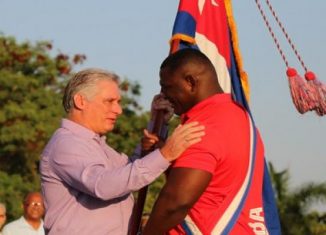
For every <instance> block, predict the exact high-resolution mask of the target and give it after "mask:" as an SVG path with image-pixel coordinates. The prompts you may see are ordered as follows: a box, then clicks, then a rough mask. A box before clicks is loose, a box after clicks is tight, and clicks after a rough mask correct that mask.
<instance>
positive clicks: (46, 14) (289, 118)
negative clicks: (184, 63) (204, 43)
mask: <svg viewBox="0 0 326 235" xmlns="http://www.w3.org/2000/svg"><path fill="white" fill-rule="evenodd" d="M217 1H219V0H217ZM270 1H271V3H272V4H273V6H274V9H275V11H276V13H277V15H278V16H279V18H280V20H281V21H282V23H283V24H284V27H285V29H286V30H287V32H288V34H289V36H290V37H291V39H292V40H293V42H294V44H295V46H296V48H297V49H298V51H299V53H300V55H301V56H302V58H303V60H304V62H305V64H306V65H307V67H308V68H309V69H310V70H312V71H313V72H315V74H316V75H317V77H318V78H319V79H320V80H321V81H322V82H323V83H324V84H325V83H326V47H325V42H326V28H325V25H324V22H325V20H326V19H325V18H326V16H325V14H324V13H325V11H326V1H325V0H313V1H306V0H287V1H284V0H273V1H272V0H270ZM261 2H265V1H263V0H261ZM262 5H263V6H264V7H263V8H264V10H265V12H266V14H268V8H267V7H266V5H264V4H263V3H262ZM177 7H178V1H172V0H164V1H153V0H143V1H127V2H125V1H120V0H92V1H86V0H68V1H67V0H56V1H49V0H29V1H18V0H0V11H1V14H0V32H1V33H3V34H4V35H6V36H13V37H15V38H16V39H17V40H18V41H19V42H23V41H26V40H28V41H30V42H31V43H35V42H37V41H41V40H47V41H51V42H52V43H53V46H54V49H53V51H54V53H58V52H63V53H66V54H69V55H73V54H76V53H82V54H85V55H86V56H87V60H86V61H85V63H84V64H83V65H82V66H79V67H78V69H82V68H87V67H99V68H103V69H106V70H110V71H113V72H115V73H117V74H118V75H120V76H121V77H126V78H128V79H129V80H132V81H137V82H139V83H140V85H141V86H142V90H141V92H142V96H141V97H140V99H139V103H140V104H141V105H142V106H143V107H144V109H145V110H148V109H149V106H150V101H151V99H152V97H153V96H154V95H155V94H156V93H158V92H159V90H160V87H159V82H158V80H159V76H158V71H159V66H160V64H161V62H162V61H163V59H164V58H165V57H166V56H167V55H168V51H169V44H168V41H169V39H170V36H171V32H172V27H173V23H174V19H175V16H176V12H177ZM233 13H234V17H235V21H236V25H237V30H238V37H239V46H240V51H241V54H242V59H243V64H244V69H245V71H246V72H247V73H248V75H249V81H250V89H251V100H250V107H251V111H252V113H253V117H254V119H255V123H256V125H257V127H258V128H259V129H260V132H261V135H262V137H263V140H264V144H265V152H266V158H267V160H268V161H271V162H272V163H273V164H274V166H275V168H276V170H279V171H280V170H284V169H289V171H290V176H291V180H290V185H291V186H292V187H297V186H299V185H301V184H303V183H308V182H311V181H313V182H325V181H326V170H325V168H326V152H325V145H326V116H324V117H319V116H317V115H316V114H315V113H312V112H309V113H306V114H304V115H302V114H299V113H298V112H297V111H296V109H295V107H294V105H293V103H292V100H291V96H290V92H289V87H288V81H287V77H286V73H285V71H286V67H285V64H284V62H283V61H282V59H281V57H280V55H279V54H278V52H277V50H276V46H275V44H274V43H273V40H272V38H271V37H270V35H269V33H268V31H267V28H266V26H265V25H264V23H263V20H262V18H261V16H260V15H259V12H258V10H257V7H256V5H255V1H254V0H250V1H244V0H233ZM269 19H270V21H271V24H272V27H273V29H274V30H275V34H276V36H277V37H278V39H279V40H280V43H281V47H282V49H283V50H284V52H285V55H286V57H287V59H288V61H289V62H290V65H291V66H293V67H295V68H297V70H298V72H299V73H301V74H303V73H304V71H303V69H302V67H301V66H300V64H299V63H298V61H297V59H296V57H295V55H294V53H293V52H292V51H291V50H290V47H289V45H288V44H287V42H286V41H285V40H284V37H283V36H282V34H281V33H280V30H279V29H278V28H277V25H276V24H275V23H274V22H273V20H272V19H271V18H269Z"/></svg>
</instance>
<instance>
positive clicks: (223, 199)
mask: <svg viewBox="0 0 326 235" xmlns="http://www.w3.org/2000/svg"><path fill="white" fill-rule="evenodd" d="M184 117H186V122H191V121H199V122H200V123H201V124H203V125H204V126H205V132H206V135H205V136H204V137H203V138H202V141H201V142H199V143H198V144H195V145H193V146H191V147H189V148H188V149H187V150H186V151H185V152H184V153H183V154H182V156H181V157H179V158H178V159H177V160H176V161H175V162H174V164H173V165H172V167H173V168H174V167H186V168H194V169H200V170H204V171H208V172H210V173H211V174H212V175H213V177H212V180H211V182H210V183H209V185H208V187H207V188H206V190H205V191H204V193H203V194H202V195H201V197H200V198H199V200H198V201H197V202H196V203H195V205H194V206H193V207H192V209H191V210H190V211H189V215H190V217H191V218H192V220H193V221H194V222H195V223H196V225H197V227H198V228H199V229H200V230H201V232H202V234H204V235H206V234H211V232H212V229H213V228H214V226H215V224H216V223H217V221H218V220H220V217H221V215H222V214H223V213H224V211H225V209H226V208H227V207H228V205H229V204H230V201H231V200H232V199H233V198H234V197H235V195H236V193H237V192H238V191H239V188H240V187H241V185H242V184H243V182H244V179H245V177H246V175H247V171H248V167H249V159H250V157H249V156H250V154H249V152H250V126H249V116H248V113H247V112H246V111H245V109H243V108H242V107H240V106H239V105H237V104H236V103H235V102H234V101H233V100H232V98H231V96H230V95H229V94H216V95H214V96H212V97H210V98H208V99H206V100H204V101H202V102H200V103H199V104H197V105H196V106H194V107H193V108H192V109H191V110H189V111H188V112H187V113H186V114H185V115H184ZM256 134H257V143H256V144H257V152H256V159H255V162H254V166H253V167H254V168H253V169H254V171H253V177H252V181H251V187H250V190H249V193H248V197H247V200H246V202H245V205H244V207H243V209H242V211H241V213H240V216H239V218H238V220H237V222H236V224H235V226H234V227H233V230H232V231H231V234H236V235H242V234H255V233H254V231H256V232H257V231H261V230H263V229H264V228H265V224H264V215H263V211H262V210H263V209H262V208H263V205H262V181H263V169H264V149H263V143H262V141H261V138H260V136H259V134H258V131H256ZM185 183H186V182H185ZM168 234H170V235H175V234H185V233H184V231H183V229H182V228H181V226H180V225H178V226H177V227H176V228H175V229H172V230H171V231H170V232H169V233H168ZM260 234H264V233H260Z"/></svg>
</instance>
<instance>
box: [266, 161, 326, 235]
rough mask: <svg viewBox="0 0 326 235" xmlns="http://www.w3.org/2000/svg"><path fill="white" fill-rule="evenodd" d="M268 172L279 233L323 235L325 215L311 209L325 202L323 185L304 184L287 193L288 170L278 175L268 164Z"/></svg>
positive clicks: (325, 231) (324, 187)
mask: <svg viewBox="0 0 326 235" xmlns="http://www.w3.org/2000/svg"><path fill="white" fill-rule="evenodd" d="M269 169H270V175H271V179H272V182H273V186H274V190H275V193H276V200H277V206H278V209H279V214H280V222H281V227H282V234H283V235H317V234H325V233H326V221H325V215H326V214H325V213H324V214H321V213H320V212H318V211H314V210H312V206H313V205H314V204H316V203H325V202H326V182H322V183H307V184H304V185H301V186H300V187H298V188H296V189H295V190H290V188H289V179H290V176H289V171H288V169H286V170H282V171H279V172H278V171H276V170H275V168H274V166H273V164H271V163H269Z"/></svg>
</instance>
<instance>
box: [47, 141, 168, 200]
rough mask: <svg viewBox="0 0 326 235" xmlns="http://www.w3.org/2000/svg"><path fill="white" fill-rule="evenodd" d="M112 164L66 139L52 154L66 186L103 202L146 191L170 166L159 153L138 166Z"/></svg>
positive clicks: (150, 156) (152, 154) (57, 172)
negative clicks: (148, 185)
mask: <svg viewBox="0 0 326 235" xmlns="http://www.w3.org/2000/svg"><path fill="white" fill-rule="evenodd" d="M115 154H117V155H119V154H118V153H117V152H115ZM116 157H117V156H116ZM120 157H123V156H120ZM108 162H109V164H111V165H110V166H108V165H107V164H106V163H105V162H104V161H103V160H101V159H99V157H98V156H97V157H96V155H95V153H91V152H90V149H89V148H87V146H85V143H82V142H78V141H76V142H75V143H73V144H72V143H71V140H70V141H65V139H64V138H62V139H60V140H59V141H58V143H57V146H56V148H55V151H54V152H53V153H52V157H51V162H50V165H51V168H52V170H53V172H55V174H56V175H57V177H58V178H59V179H60V180H62V181H64V183H65V184H68V185H69V186H71V187H73V188H76V189H77V190H78V191H82V192H84V193H87V194H90V195H92V196H94V197H97V198H101V199H103V200H109V199H113V198H117V197H121V196H124V195H126V194H129V193H130V192H132V191H135V190H138V189H140V188H142V187H144V186H145V185H147V184H149V183H151V182H152V181H154V180H155V179H156V178H157V177H158V176H159V175H160V174H161V173H162V172H164V171H165V170H166V169H167V168H168V167H169V165H170V164H169V162H168V161H167V160H166V159H165V158H164V157H163V156H162V154H161V153H160V151H159V150H155V151H153V152H152V153H150V154H148V155H147V156H145V157H144V158H142V159H137V160H135V161H134V162H126V161H113V162H111V161H108ZM122 162H124V163H123V164H122Z"/></svg>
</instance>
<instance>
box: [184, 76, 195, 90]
mask: <svg viewBox="0 0 326 235" xmlns="http://www.w3.org/2000/svg"><path fill="white" fill-rule="evenodd" d="M185 81H186V83H187V85H188V86H189V88H190V91H192V92H193V91H194V90H195V89H196V85H197V79H196V78H195V77H194V76H192V75H186V76H185Z"/></svg>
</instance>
